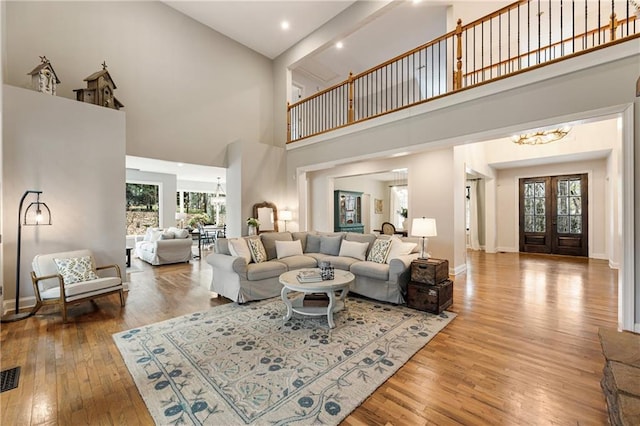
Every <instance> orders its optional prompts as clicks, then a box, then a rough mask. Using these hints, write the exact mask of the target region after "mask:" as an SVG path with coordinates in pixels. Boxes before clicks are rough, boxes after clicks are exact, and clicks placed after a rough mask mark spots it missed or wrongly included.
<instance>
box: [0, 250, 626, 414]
mask: <svg viewBox="0 0 640 426" xmlns="http://www.w3.org/2000/svg"><path fill="white" fill-rule="evenodd" d="M133 266H134V267H135V268H137V269H139V270H140V271H139V272H134V273H131V274H130V275H129V280H130V291H129V293H128V296H127V302H126V306H125V308H123V309H121V308H120V305H119V303H118V298H117V296H113V297H111V296H110V297H108V298H102V299H98V300H96V301H95V303H90V302H87V303H83V304H80V305H77V306H74V307H73V308H71V309H70V311H69V323H67V324H62V320H61V317H60V314H59V312H58V311H57V308H55V307H47V308H46V309H45V308H43V309H42V310H41V311H40V312H39V313H38V314H37V315H36V316H34V317H31V318H29V319H27V320H24V321H20V322H16V323H9V324H2V330H1V342H0V343H1V350H0V363H1V366H2V369H6V368H11V367H14V366H21V367H22V372H21V375H20V385H19V387H18V388H17V389H14V390H11V391H8V392H4V393H2V394H0V402H1V409H2V411H1V417H0V419H1V423H2V425H151V424H153V421H152V419H151V417H150V416H149V414H148V412H147V409H146V407H145V404H144V402H143V401H142V398H141V397H140V395H139V394H138V391H137V389H136V386H135V384H134V383H133V380H132V378H131V376H130V375H129V372H128V371H127V368H126V367H125V365H124V362H123V361H122V358H121V357H120V353H119V352H118V350H117V349H116V346H115V344H114V343H113V340H112V338H111V335H112V334H113V333H116V332H118V331H122V330H127V329H130V328H133V327H138V326H142V325H145V324H150V323H154V322H158V321H162V320H166V319H169V318H173V317H175V316H178V315H182V314H187V313H190V312H194V311H198V310H204V309H207V308H209V307H210V306H215V305H220V304H223V303H227V302H228V301H226V300H225V299H218V298H217V297H215V294H214V295H212V293H210V292H209V291H208V290H207V289H208V285H209V282H210V280H211V269H210V266H209V265H208V264H207V263H206V262H204V261H202V262H199V261H192V262H191V263H189V264H179V265H167V266H159V267H151V266H149V265H147V264H145V263H143V262H142V261H140V260H138V259H134V260H133ZM450 310H451V311H454V312H456V313H457V314H458V317H457V318H456V319H455V320H454V321H453V322H452V323H451V324H450V325H449V326H448V327H447V328H445V329H444V330H443V331H442V332H440V333H439V334H438V335H437V336H436V337H435V338H434V339H433V340H432V341H431V342H430V343H429V344H428V345H427V346H425V347H424V348H423V349H422V350H420V351H419V352H418V353H417V354H416V355H415V356H414V357H413V358H412V359H411V360H410V361H409V362H408V363H407V364H405V365H404V366H403V367H402V368H401V369H400V370H399V371H398V372H397V373H396V374H395V375H394V376H393V377H391V378H390V379H389V380H388V381H387V382H386V383H384V384H383V385H382V386H381V387H380V388H379V389H378V390H377V391H376V392H375V393H373V394H372V395H371V396H370V397H369V398H368V399H367V400H366V401H365V402H364V403H363V404H362V405H361V406H360V407H358V408H357V409H356V410H355V411H354V412H353V413H352V414H351V415H350V416H349V417H347V418H346V419H345V421H344V422H343V424H344V425H426V424H442V425H455V424H460V425H488V424H490V425H551V424H553V425H555V424H558V425H605V424H607V412H606V405H605V401H604V397H603V394H602V391H601V389H600V385H599V381H600V378H601V377H602V368H603V366H604V358H603V356H602V355H601V352H600V344H599V341H598V335H597V332H598V328H599V327H613V328H615V327H616V318H617V274H616V271H614V270H611V269H609V267H608V265H607V262H606V261H600V260H588V259H579V258H570V257H559V256H543V255H523V254H515V253H500V254H484V253H482V252H470V253H469V262H468V271H467V273H466V274H464V275H461V276H458V277H456V278H455V286H454V304H453V306H452V308H450Z"/></svg>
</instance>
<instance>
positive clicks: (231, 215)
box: [227, 141, 296, 237]
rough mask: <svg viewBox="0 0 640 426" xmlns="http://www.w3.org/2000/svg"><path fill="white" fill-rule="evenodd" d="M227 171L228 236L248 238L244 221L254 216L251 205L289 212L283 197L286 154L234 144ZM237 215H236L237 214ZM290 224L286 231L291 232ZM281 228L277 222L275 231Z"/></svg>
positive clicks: (266, 147) (255, 145)
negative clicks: (264, 205)
mask: <svg viewBox="0 0 640 426" xmlns="http://www.w3.org/2000/svg"><path fill="white" fill-rule="evenodd" d="M227 156H228V160H227V163H228V168H227V189H228V190H227V236H229V237H238V236H240V235H247V224H246V219H247V218H248V217H252V216H253V205H254V204H256V203H262V202H264V201H268V202H271V203H274V204H275V205H276V208H277V209H278V210H284V209H285V208H289V205H288V204H287V201H286V199H285V197H284V191H283V188H284V184H283V182H284V181H285V172H286V167H285V166H284V165H285V151H284V149H282V148H278V147H274V146H270V145H265V144H262V143H255V142H245V141H236V142H233V143H232V144H230V145H229V150H228V153H227ZM238 212H239V213H238ZM293 216H294V217H293V221H292V222H289V223H287V230H294V227H295V225H296V211H294V212H293ZM280 227H283V228H282V229H284V223H283V222H282V221H279V222H278V229H280Z"/></svg>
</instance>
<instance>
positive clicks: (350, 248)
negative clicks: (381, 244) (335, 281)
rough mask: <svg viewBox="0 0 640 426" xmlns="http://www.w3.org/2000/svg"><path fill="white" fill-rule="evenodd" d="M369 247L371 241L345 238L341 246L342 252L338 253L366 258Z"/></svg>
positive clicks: (355, 257) (361, 258) (360, 258)
mask: <svg viewBox="0 0 640 426" xmlns="http://www.w3.org/2000/svg"><path fill="white" fill-rule="evenodd" d="M368 248H369V243H359V242H357V241H347V240H344V241H343V242H342V245H341V246H340V254H338V256H346V257H353V258H354V259H358V260H364V259H365V258H366V255H367V249H368Z"/></svg>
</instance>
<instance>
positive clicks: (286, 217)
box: [280, 210, 293, 231]
mask: <svg viewBox="0 0 640 426" xmlns="http://www.w3.org/2000/svg"><path fill="white" fill-rule="evenodd" d="M280 219H282V220H283V221H284V230H285V231H286V230H287V222H288V221H290V220H291V219H293V212H292V211H291V210H282V211H281V212H280Z"/></svg>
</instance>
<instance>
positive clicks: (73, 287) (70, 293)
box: [40, 277, 122, 302]
mask: <svg viewBox="0 0 640 426" xmlns="http://www.w3.org/2000/svg"><path fill="white" fill-rule="evenodd" d="M121 284H122V282H121V280H120V278H119V277H105V278H97V279H95V280H91V281H82V282H77V283H74V284H66V283H65V286H64V294H65V300H66V301H68V302H70V301H72V300H74V299H78V298H80V297H87V296H88V295H91V294H100V293H101V290H105V289H111V288H112V287H117V286H120V285H121ZM40 297H42V299H43V300H48V299H59V298H60V287H53V288H50V289H48V290H45V291H41V292H40Z"/></svg>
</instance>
